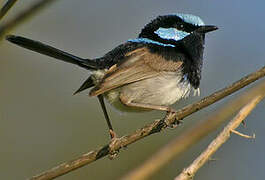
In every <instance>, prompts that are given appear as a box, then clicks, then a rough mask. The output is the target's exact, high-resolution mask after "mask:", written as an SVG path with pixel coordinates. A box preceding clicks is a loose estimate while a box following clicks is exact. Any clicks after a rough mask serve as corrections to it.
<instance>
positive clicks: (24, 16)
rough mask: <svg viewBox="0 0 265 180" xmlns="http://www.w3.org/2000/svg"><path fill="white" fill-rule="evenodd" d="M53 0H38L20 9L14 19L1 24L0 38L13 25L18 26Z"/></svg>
mask: <svg viewBox="0 0 265 180" xmlns="http://www.w3.org/2000/svg"><path fill="white" fill-rule="evenodd" d="M54 1H55V0H40V1H38V2H37V3H35V4H33V5H32V6H31V7H29V8H28V9H26V10H24V11H22V12H21V13H19V14H18V15H17V16H16V17H15V18H14V19H12V20H10V21H8V22H6V23H5V24H3V25H2V26H0V40H1V39H2V38H3V36H4V35H5V34H6V33H7V32H8V31H10V30H12V29H13V28H14V27H16V26H18V25H19V24H20V23H22V22H23V21H25V20H26V19H28V18H29V17H31V16H32V15H34V14H35V13H37V12H38V11H39V10H41V9H42V8H44V7H45V6H46V5H48V4H49V3H52V2H54Z"/></svg>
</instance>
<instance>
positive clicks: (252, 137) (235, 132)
mask: <svg viewBox="0 0 265 180" xmlns="http://www.w3.org/2000/svg"><path fill="white" fill-rule="evenodd" d="M231 132H232V133H234V134H236V135H239V136H241V137H243V138H247V139H255V138H256V135H255V134H253V135H252V136H249V135H246V134H243V133H241V132H238V131H237V130H235V129H231Z"/></svg>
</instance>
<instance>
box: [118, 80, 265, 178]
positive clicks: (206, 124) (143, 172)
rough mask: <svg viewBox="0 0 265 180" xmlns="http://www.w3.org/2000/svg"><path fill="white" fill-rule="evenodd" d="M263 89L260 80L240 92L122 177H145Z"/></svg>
mask: <svg viewBox="0 0 265 180" xmlns="http://www.w3.org/2000/svg"><path fill="white" fill-rule="evenodd" d="M264 89H265V81H262V82H261V83H260V84H259V85H257V86H255V87H254V88H252V89H251V90H249V91H247V92H245V93H243V94H241V95H240V96H239V97H237V98H236V99H235V100H233V101H232V102H230V103H228V104H226V105H225V106H223V108H222V109H220V110H218V111H217V112H215V113H213V114H212V115H211V116H210V117H208V118H207V119H206V120H204V121H202V122H197V124H195V125H194V126H193V127H192V128H190V129H188V130H186V131H185V132H183V133H182V134H181V135H179V136H178V137H176V138H175V139H174V140H172V141H171V142H170V143H168V144H167V145H166V146H164V147H163V148H162V149H161V150H159V151H158V152H157V153H155V154H154V155H153V156H152V157H151V158H150V159H148V160H146V161H145V162H144V163H143V164H141V166H139V167H138V168H136V169H134V170H133V171H131V172H130V173H128V174H127V175H126V176H124V177H123V178H122V179H126V180H128V179H129V180H130V179H137V180H140V179H147V178H148V177H149V176H151V175H152V174H153V173H155V172H156V171H157V170H158V169H160V168H161V167H162V166H164V165H165V164H166V163H168V162H169V161H170V160H172V159H173V158H174V157H176V156H177V155H179V154H180V153H182V152H184V151H185V150H186V149H188V148H189V147H190V146H192V145H194V144H195V143H196V142H199V140H200V139H202V138H203V137H205V136H207V135H208V134H209V133H211V132H213V131H214V130H216V129H217V127H219V126H220V124H221V123H223V122H224V121H225V120H226V119H227V118H229V117H230V116H231V115H232V114H234V113H235V112H236V111H238V110H239V109H240V108H241V107H242V106H243V105H245V104H246V103H248V102H249V101H250V100H251V99H253V98H254V97H256V96H257V94H261V95H264V94H265V91H264Z"/></svg>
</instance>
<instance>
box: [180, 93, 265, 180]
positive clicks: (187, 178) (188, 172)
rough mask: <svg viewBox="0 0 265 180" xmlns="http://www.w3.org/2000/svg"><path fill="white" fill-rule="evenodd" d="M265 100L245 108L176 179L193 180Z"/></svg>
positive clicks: (258, 98) (260, 98)
mask: <svg viewBox="0 0 265 180" xmlns="http://www.w3.org/2000/svg"><path fill="white" fill-rule="evenodd" d="M263 98H264V96H263V97H262V96H257V97H256V98H254V99H253V100H252V101H251V102H250V103H248V104H247V105H246V106H244V107H243V108H242V109H241V110H240V112H239V113H238V114H237V115H236V116H235V117H234V119H232V120H231V121H230V123H229V124H228V125H227V126H226V127H225V128H224V129H223V131H222V132H221V133H220V134H219V135H218V136H217V138H216V139H214V140H213V141H212V142H211V143H210V145H209V146H208V147H207V149H206V150H205V151H204V152H202V153H201V154H200V156H199V157H197V158H196V159H195V160H194V161H193V163H192V164H191V165H190V166H189V167H188V168H186V169H184V170H183V171H182V173H181V174H180V175H179V176H177V177H176V178H175V180H191V179H193V177H194V175H195V173H196V172H197V171H198V170H199V169H200V168H201V167H202V166H203V165H204V164H205V163H206V162H207V161H208V160H209V159H210V157H211V156H212V155H213V154H214V153H215V152H216V151H217V150H218V149H219V148H220V147H221V145H222V144H224V143H225V142H226V141H227V140H228V139H229V137H230V134H231V131H232V130H234V129H236V128H237V127H238V126H239V125H240V123H242V121H243V120H244V119H245V118H246V117H247V116H248V115H249V114H250V112H251V111H252V110H253V109H254V108H255V107H256V105H257V104H258V103H259V102H260V101H261V100H262V99H263Z"/></svg>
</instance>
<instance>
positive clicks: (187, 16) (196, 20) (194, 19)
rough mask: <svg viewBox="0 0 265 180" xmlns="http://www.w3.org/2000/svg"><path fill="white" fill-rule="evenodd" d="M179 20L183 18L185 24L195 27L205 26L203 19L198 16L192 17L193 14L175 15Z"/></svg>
mask: <svg viewBox="0 0 265 180" xmlns="http://www.w3.org/2000/svg"><path fill="white" fill-rule="evenodd" d="M175 15H176V16H178V17H179V18H181V19H182V20H183V21H184V22H186V23H190V24H193V25H195V26H203V25H205V24H204V22H203V21H202V19H201V18H200V17H198V16H195V15H192V14H182V13H177V14H175Z"/></svg>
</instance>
